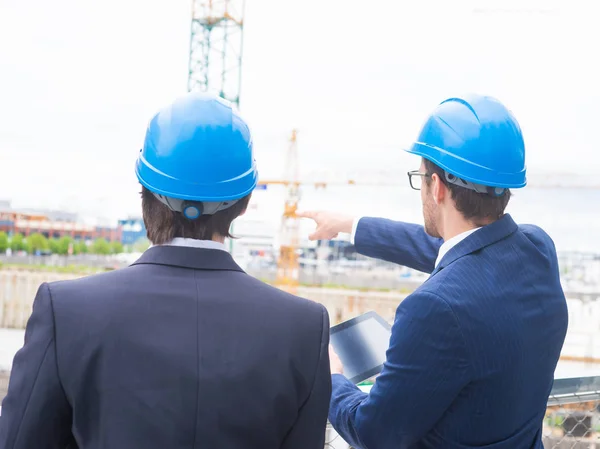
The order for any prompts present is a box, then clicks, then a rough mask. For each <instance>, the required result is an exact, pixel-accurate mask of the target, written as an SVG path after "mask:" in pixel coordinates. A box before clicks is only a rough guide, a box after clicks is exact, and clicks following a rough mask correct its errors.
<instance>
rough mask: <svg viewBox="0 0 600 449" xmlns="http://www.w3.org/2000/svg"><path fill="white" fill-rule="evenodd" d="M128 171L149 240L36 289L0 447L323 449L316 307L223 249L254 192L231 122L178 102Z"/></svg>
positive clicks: (216, 110)
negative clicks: (138, 189)
mask: <svg viewBox="0 0 600 449" xmlns="http://www.w3.org/2000/svg"><path fill="white" fill-rule="evenodd" d="M136 173H137V177H138V180H139V182H140V183H141V184H142V186H143V187H142V210H143V217H144V222H145V224H146V228H147V231H148V238H149V239H150V241H151V242H152V244H153V246H152V247H151V248H150V249H149V250H147V251H146V252H145V253H144V254H143V255H142V256H141V258H140V259H139V260H138V261H137V262H135V263H134V264H133V265H132V266H130V267H127V268H124V269H121V270H116V271H113V272H110V273H106V274H101V275H96V276H91V277H87V278H83V279H79V280H74V281H66V282H59V283H50V284H43V285H42V286H41V287H40V288H39V291H38V294H37V297H36V299H35V303H34V306H33V314H32V316H31V318H30V320H29V322H28V324H27V331H26V336H25V345H24V347H23V348H22V349H21V350H20V351H19V353H18V354H17V355H16V357H15V361H14V365H13V369H12V373H11V379H10V385H9V389H8V395H7V397H6V398H5V400H4V402H3V404H2V416H1V417H0V448H2V449H33V448H35V449H44V448H48V449H49V448H61V447H65V446H66V445H67V444H71V445H72V447H79V448H80V449H85V448H110V449H133V448H144V449H153V448H156V449H159V448H160V449H166V448H169V449H175V448H195V447H203V448H248V449H266V448H271V449H279V448H281V449H322V448H323V446H324V439H325V426H326V421H327V411H328V408H329V399H330V395H331V375H330V368H329V366H330V365H329V356H328V351H327V348H328V344H329V319H328V315H327V311H326V310H325V308H324V307H323V306H321V305H319V304H316V303H314V302H311V301H308V300H305V299H301V298H297V297H295V296H292V295H289V294H286V293H284V292H283V291H280V290H277V289H275V288H273V287H270V286H268V285H266V284H264V283H262V282H260V281H258V280H256V279H254V278H252V277H250V276H248V275H247V274H246V273H244V272H243V271H242V269H241V268H240V267H239V266H238V265H237V264H236V263H235V262H234V260H233V259H232V257H231V255H230V254H229V253H228V252H226V250H225V247H224V245H223V241H224V238H225V237H226V236H227V235H228V234H229V229H230V225H231V222H232V221H233V220H234V219H235V218H236V217H238V216H239V215H241V214H242V213H243V212H244V210H245V209H246V206H247V205H248V200H249V198H250V194H251V192H252V191H253V189H254V188H255V186H256V184H257V177H258V174H257V170H256V166H255V163H254V157H253V149H252V137H251V134H250V131H249V129H248V126H247V125H246V123H245V122H244V120H242V118H241V117H240V116H239V114H238V113H237V112H236V111H235V110H234V109H233V108H232V107H231V105H230V104H228V103H227V102H225V101H223V100H221V99H219V98H217V97H213V96H210V95H202V94H188V95H186V96H184V97H182V98H180V99H177V100H176V101H175V102H173V103H172V104H171V105H169V106H168V107H166V108H165V109H163V110H161V111H160V112H158V113H157V114H156V115H155V116H154V117H153V118H152V120H151V121H150V124H149V126H148V129H147V132H146V139H145V142H144V147H143V149H142V150H141V152H140V155H139V158H138V161H137V165H136Z"/></svg>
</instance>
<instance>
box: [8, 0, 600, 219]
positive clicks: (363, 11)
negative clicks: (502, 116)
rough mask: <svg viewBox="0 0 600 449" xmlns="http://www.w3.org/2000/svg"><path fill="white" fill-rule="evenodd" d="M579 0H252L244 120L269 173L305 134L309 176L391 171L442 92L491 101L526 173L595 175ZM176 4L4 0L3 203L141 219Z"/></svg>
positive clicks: (174, 89)
mask: <svg viewBox="0 0 600 449" xmlns="http://www.w3.org/2000/svg"><path fill="white" fill-rule="evenodd" d="M598 8H599V6H597V5H596V2H591V1H585V2H584V1H580V0H577V1H568V2H567V1H562V2H558V1H554V0H544V1H532V0H520V1H509V0H503V1H497V0H493V1H492V0H470V1H469V0H459V1H448V0H443V1H442V0H439V1H426V0H420V1H419V2H402V1H398V0H386V1H383V0H370V1H368V2H367V1H362V2H359V1H355V0H345V1H342V0H294V1H292V0H247V4H246V22H245V24H246V26H245V37H244V43H245V46H244V65H243V86H242V112H243V113H244V115H245V116H246V117H247V118H248V120H249V121H250V123H251V125H252V129H253V130H254V133H255V143H256V157H257V160H258V163H259V168H260V170H261V175H263V176H264V177H274V176H278V175H280V174H281V173H282V172H283V156H284V154H285V149H286V145H287V143H286V140H287V138H288V135H289V133H290V130H291V129H292V128H294V127H297V128H299V129H300V137H299V152H300V154H301V156H300V158H301V171H302V172H303V173H311V172H323V171H324V170H325V169H329V168H330V167H333V168H336V169H337V170H338V171H342V172H353V173H356V172H357V171H358V170H359V169H368V170H371V171H372V170H377V169H385V170H387V171H390V172H391V170H397V171H398V173H399V176H400V178H401V181H402V182H404V181H405V173H406V171H407V170H408V169H412V168H414V167H413V166H415V165H416V164H417V163H418V162H416V161H415V160H414V158H411V157H407V156H405V155H402V153H401V149H402V148H403V147H405V146H407V145H408V144H409V143H410V141H411V139H413V138H414V137H415V136H416V134H417V133H418V130H419V126H420V125H421V123H422V121H423V120H424V118H425V117H426V115H427V114H428V113H429V112H430V111H431V109H432V108H434V107H435V106H436V104H437V103H439V102H440V101H441V100H443V99H444V98H446V97H448V96H452V95H455V94H457V93H458V94H460V93H462V92H468V91H475V92H480V93H485V94H489V95H493V96H496V97H498V98H499V99H500V100H502V101H503V102H504V103H505V104H507V105H508V106H509V108H511V109H512V110H513V112H514V113H515V115H516V117H517V119H518V120H519V121H520V123H521V126H522V129H523V131H524V134H525V139H526V145H527V160H528V166H529V169H530V171H531V172H532V173H533V172H536V171H538V172H565V171H567V172H578V173H579V172H586V173H589V174H592V173H594V172H597V171H598V169H599V168H600V158H599V156H598V153H599V147H598V143H597V134H598V131H597V129H598V123H599V119H600V109H599V107H598V105H599V104H600V82H599V81H598V80H599V79H600V65H598V57H597V54H598V42H600V28H598V27H597V17H598V12H599V11H598ZM189 22H190V3H189V1H187V0H103V1H81V0H70V1H67V0H55V1H52V2H48V1H43V0H28V1H27V2H23V1H19V0H0V170H1V172H0V198H7V199H12V200H13V204H14V205H15V206H17V207H50V208H65V209H68V210H74V211H80V212H82V213H84V214H91V215H102V216H106V217H108V218H110V219H116V218H117V217H120V216H123V215H128V214H131V213H138V211H139V199H138V195H137V191H138V189H139V188H138V185H137V181H136V179H135V175H134V173H133V167H134V162H135V158H136V156H137V153H138V151H139V149H140V146H141V144H142V141H143V137H144V132H145V128H146V124H147V121H148V119H149V118H150V117H151V115H152V114H153V113H154V111H155V110H156V109H157V108H158V107H160V106H162V105H163V104H165V103H167V102H169V101H170V100H171V99H172V98H174V97H175V96H177V95H179V94H182V93H184V92H185V90H186V81H187V63H188V50H189V30H190V26H189Z"/></svg>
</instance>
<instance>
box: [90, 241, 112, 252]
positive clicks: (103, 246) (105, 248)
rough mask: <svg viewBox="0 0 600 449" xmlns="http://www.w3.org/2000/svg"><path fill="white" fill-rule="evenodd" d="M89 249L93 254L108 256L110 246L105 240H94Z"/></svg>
mask: <svg viewBox="0 0 600 449" xmlns="http://www.w3.org/2000/svg"><path fill="white" fill-rule="evenodd" d="M91 249H92V251H91V252H92V253H93V254H100V255H108V254H110V244H109V243H108V242H107V241H106V240H105V239H96V240H95V241H94V244H93V245H92V248H91Z"/></svg>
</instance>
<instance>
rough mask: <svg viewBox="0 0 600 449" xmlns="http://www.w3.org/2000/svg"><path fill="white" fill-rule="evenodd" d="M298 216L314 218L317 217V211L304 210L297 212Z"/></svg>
mask: <svg viewBox="0 0 600 449" xmlns="http://www.w3.org/2000/svg"><path fill="white" fill-rule="evenodd" d="M296 217H300V218H312V219H313V220H314V219H315V218H316V217H317V213H316V212H313V211H310V210H308V211H302V212H296Z"/></svg>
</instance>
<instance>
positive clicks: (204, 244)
mask: <svg viewBox="0 0 600 449" xmlns="http://www.w3.org/2000/svg"><path fill="white" fill-rule="evenodd" d="M157 246H158V245H157ZM161 246H185V247H188V248H204V249H220V250H223V251H227V247H226V246H225V244H223V243H221V242H215V241H214V240H198V239H188V238H183V237H175V238H174V239H173V240H171V241H170V242H167V243H164V244H163V245H161Z"/></svg>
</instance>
